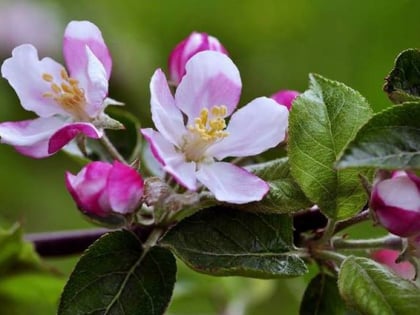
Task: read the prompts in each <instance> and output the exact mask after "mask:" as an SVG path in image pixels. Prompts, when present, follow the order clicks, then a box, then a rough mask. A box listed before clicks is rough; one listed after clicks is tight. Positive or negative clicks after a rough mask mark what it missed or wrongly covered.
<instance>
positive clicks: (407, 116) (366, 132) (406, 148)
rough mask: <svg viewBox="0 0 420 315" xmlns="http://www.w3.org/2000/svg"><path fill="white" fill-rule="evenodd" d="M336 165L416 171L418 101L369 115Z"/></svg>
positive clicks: (419, 129) (419, 141)
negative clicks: (367, 120)
mask: <svg viewBox="0 0 420 315" xmlns="http://www.w3.org/2000/svg"><path fill="white" fill-rule="evenodd" d="M337 166H338V167H339V168H350V167H372V168H380V169H390V170H393V169H420V102H417V103H405V104H402V105H399V106H393V107H391V108H389V109H387V110H384V111H382V112H380V113H379V114H376V115H375V116H373V118H372V119H371V120H369V122H368V123H367V124H366V125H364V126H363V127H362V128H361V129H360V130H359V132H358V134H357V136H356V138H355V139H354V140H353V141H352V142H351V143H350V144H349V145H348V147H347V148H346V150H345V151H344V154H343V156H342V157H341V158H340V160H339V162H338V164H337Z"/></svg>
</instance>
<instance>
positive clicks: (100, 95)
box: [80, 46, 108, 117]
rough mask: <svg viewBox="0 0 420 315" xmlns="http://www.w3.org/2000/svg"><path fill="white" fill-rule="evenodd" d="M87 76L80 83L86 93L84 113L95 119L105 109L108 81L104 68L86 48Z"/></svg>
mask: <svg viewBox="0 0 420 315" xmlns="http://www.w3.org/2000/svg"><path fill="white" fill-rule="evenodd" d="M86 55H87V57H88V59H87V60H88V62H87V76H86V81H85V82H80V83H81V86H83V87H84V90H85V92H86V94H85V95H86V98H87V104H86V108H85V110H86V112H87V114H88V115H89V116H90V117H97V116H98V115H99V114H100V113H101V112H103V111H104V109H105V107H106V103H105V99H106V97H107V95H108V79H107V75H106V72H105V68H104V66H103V65H102V63H101V62H100V61H99V59H98V58H97V57H96V56H95V55H94V54H93V52H92V50H90V48H89V47H87V46H86Z"/></svg>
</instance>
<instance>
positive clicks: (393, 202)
mask: <svg viewBox="0 0 420 315" xmlns="http://www.w3.org/2000/svg"><path fill="white" fill-rule="evenodd" d="M376 189H377V193H378V195H379V196H380V197H381V199H382V200H383V202H384V204H386V205H387V206H390V207H398V208H402V209H405V210H407V211H413V212H418V213H419V215H420V190H419V189H418V187H417V185H416V183H415V182H414V181H412V180H411V178H410V177H408V176H407V175H405V176H398V177H394V178H392V179H387V180H383V181H381V182H379V183H378V184H377V186H376Z"/></svg>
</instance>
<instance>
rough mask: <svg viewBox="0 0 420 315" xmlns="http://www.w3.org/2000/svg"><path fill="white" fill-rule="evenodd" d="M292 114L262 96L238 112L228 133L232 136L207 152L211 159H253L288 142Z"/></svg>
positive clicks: (231, 122) (232, 119) (230, 123)
mask: <svg viewBox="0 0 420 315" xmlns="http://www.w3.org/2000/svg"><path fill="white" fill-rule="evenodd" d="M288 117H289V112H288V110H287V109H286V107H284V106H279V105H278V104H277V103H276V102H275V101H274V100H272V99H269V98H267V97H259V98H256V99H255V100H253V101H252V102H251V103H249V104H248V105H246V106H245V107H242V108H241V109H239V110H238V111H236V112H235V113H234V114H233V115H232V118H231V119H230V122H229V125H228V127H227V128H226V131H227V132H228V133H229V135H228V136H227V137H226V138H224V139H223V140H222V141H220V142H218V143H216V144H214V145H213V146H212V147H210V148H209V149H208V151H207V154H208V155H210V156H215V157H216V158H217V159H220V160H221V159H223V158H225V157H227V156H251V155H256V154H259V153H261V152H263V151H265V150H267V149H269V148H272V147H274V146H276V145H278V144H279V143H280V142H281V141H283V140H284V138H285V135H286V130H287V126H288Z"/></svg>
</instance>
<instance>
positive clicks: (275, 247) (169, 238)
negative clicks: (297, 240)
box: [161, 207, 306, 278]
mask: <svg viewBox="0 0 420 315" xmlns="http://www.w3.org/2000/svg"><path fill="white" fill-rule="evenodd" d="M161 245H163V246H167V247H169V248H170V249H171V250H172V251H173V252H174V253H175V254H176V255H177V256H178V257H179V258H180V259H182V260H183V261H184V262H185V263H186V264H187V265H188V266H190V267H191V268H192V269H194V270H196V271H198V272H203V273H208V274H212V275H218V276H232V275H240V276H247V277H256V278H277V277H289V276H299V275H302V274H304V273H305V272H306V266H305V264H304V262H303V261H302V260H301V259H300V258H299V256H298V255H297V254H296V252H294V248H293V239H292V219H291V218H290V217H289V216H287V215H282V214H262V213H249V212H242V211H238V210H232V209H229V208H224V207H215V208H210V209H206V210H203V211H201V212H199V213H197V214H195V215H193V216H191V217H188V218H186V219H184V220H183V221H181V222H180V223H179V224H178V225H176V226H175V227H174V228H173V229H172V230H170V231H169V232H168V233H167V234H166V235H165V237H164V238H163V240H162V241H161Z"/></svg>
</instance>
